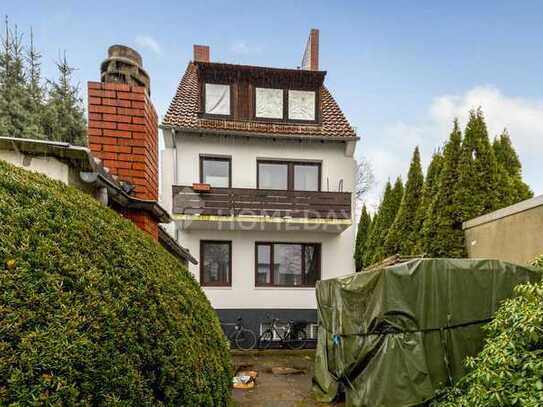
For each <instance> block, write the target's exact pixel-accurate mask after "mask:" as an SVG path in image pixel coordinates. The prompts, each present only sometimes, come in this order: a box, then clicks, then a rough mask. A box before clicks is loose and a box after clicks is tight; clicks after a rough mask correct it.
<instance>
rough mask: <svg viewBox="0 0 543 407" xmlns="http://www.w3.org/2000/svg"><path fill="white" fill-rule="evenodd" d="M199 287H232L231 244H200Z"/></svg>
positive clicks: (204, 242) (206, 242) (208, 242)
mask: <svg viewBox="0 0 543 407" xmlns="http://www.w3.org/2000/svg"><path fill="white" fill-rule="evenodd" d="M200 285H202V286H218V287H230V286H231V285H232V242H223V241H201V242H200Z"/></svg>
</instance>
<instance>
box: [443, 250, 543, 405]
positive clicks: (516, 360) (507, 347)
mask: <svg viewBox="0 0 543 407" xmlns="http://www.w3.org/2000/svg"><path fill="white" fill-rule="evenodd" d="M534 265H539V266H543V257H540V258H539V260H536V262H534ZM515 293H516V296H515V297H514V298H511V299H508V300H506V301H504V303H503V304H502V306H501V307H500V308H499V309H498V311H497V312H496V315H495V318H494V320H493V321H492V322H491V323H490V324H488V325H487V326H486V327H485V329H486V331H487V334H488V337H487V339H486V342H485V345H484V347H483V350H482V351H481V352H480V353H479V354H478V355H477V356H476V357H474V358H468V360H467V361H466V363H467V365H468V367H470V368H471V369H472V370H471V371H470V373H468V374H467V375H466V376H464V377H463V378H462V379H461V381H460V382H459V383H458V384H457V385H456V386H455V387H453V388H451V389H446V390H445V391H443V393H442V394H441V395H440V396H439V397H438V399H437V400H436V401H435V402H434V403H432V405H433V406H442V407H457V406H460V407H468V406H469V407H472V406H473V407H478V406H496V407H498V406H527V407H536V406H543V282H542V283H538V284H522V285H519V286H517V287H516V288H515Z"/></svg>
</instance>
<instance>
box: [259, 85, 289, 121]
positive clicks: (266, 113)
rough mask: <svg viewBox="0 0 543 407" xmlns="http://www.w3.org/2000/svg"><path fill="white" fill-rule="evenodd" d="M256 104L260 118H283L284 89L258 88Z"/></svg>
mask: <svg viewBox="0 0 543 407" xmlns="http://www.w3.org/2000/svg"><path fill="white" fill-rule="evenodd" d="M255 106H256V111H255V116H256V118H258V119H283V89H271V88H256V89H255Z"/></svg>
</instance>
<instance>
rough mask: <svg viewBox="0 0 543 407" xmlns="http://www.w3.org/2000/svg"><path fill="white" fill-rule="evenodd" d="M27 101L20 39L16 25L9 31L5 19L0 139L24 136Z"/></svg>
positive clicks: (0, 73) (0, 58) (0, 66)
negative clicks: (1, 137)
mask: <svg viewBox="0 0 543 407" xmlns="http://www.w3.org/2000/svg"><path fill="white" fill-rule="evenodd" d="M29 99H30V97H29V95H28V92H27V89H26V77H25V71H24V55H23V43H22V36H21V35H20V34H19V32H18V29H17V26H15V27H14V28H13V29H11V28H10V26H9V21H8V19H7V17H6V20H5V32H4V35H3V37H2V44H1V50H0V136H5V137H24V136H25V131H26V130H27V129H28V128H29V127H30V125H31V117H30V113H29V111H28V109H27V107H28V105H29Z"/></svg>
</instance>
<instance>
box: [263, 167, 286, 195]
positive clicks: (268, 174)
mask: <svg viewBox="0 0 543 407" xmlns="http://www.w3.org/2000/svg"><path fill="white" fill-rule="evenodd" d="M258 188H261V189H283V190H286V189H288V165H287V164H284V163H274V162H259V163H258Z"/></svg>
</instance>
